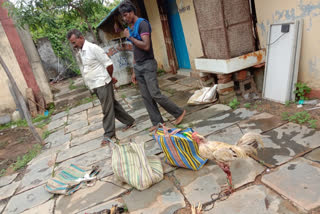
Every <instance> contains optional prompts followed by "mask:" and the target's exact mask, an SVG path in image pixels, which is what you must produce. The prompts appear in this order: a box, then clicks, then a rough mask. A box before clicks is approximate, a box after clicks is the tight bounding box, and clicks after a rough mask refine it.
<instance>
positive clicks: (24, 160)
mask: <svg viewBox="0 0 320 214" xmlns="http://www.w3.org/2000/svg"><path fill="white" fill-rule="evenodd" d="M41 149H42V146H41V145H40V144H36V145H34V146H33V147H32V149H31V150H29V152H28V153H27V154H25V155H24V156H22V157H21V156H19V157H18V158H17V161H16V162H15V163H14V164H13V170H14V171H17V170H19V169H21V168H23V167H25V166H26V165H27V164H28V163H29V162H30V161H31V160H32V159H33V158H35V157H36V156H37V155H38V154H39V152H40V151H41Z"/></svg>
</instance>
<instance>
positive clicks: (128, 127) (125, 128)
mask: <svg viewBox="0 0 320 214" xmlns="http://www.w3.org/2000/svg"><path fill="white" fill-rule="evenodd" d="M136 125H137V124H136V121H133V123H132V124H131V125H127V126H126V127H124V128H123V129H122V131H123V132H125V131H127V130H128V129H131V128H134V127H136Z"/></svg>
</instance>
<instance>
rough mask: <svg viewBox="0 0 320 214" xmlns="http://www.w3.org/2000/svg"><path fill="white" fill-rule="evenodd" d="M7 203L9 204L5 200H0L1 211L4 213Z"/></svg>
mask: <svg viewBox="0 0 320 214" xmlns="http://www.w3.org/2000/svg"><path fill="white" fill-rule="evenodd" d="M6 205H7V203H5V202H4V201H2V202H0V213H2V211H3V210H4V208H5V207H6Z"/></svg>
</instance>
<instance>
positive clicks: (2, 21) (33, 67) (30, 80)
mask: <svg viewBox="0 0 320 214" xmlns="http://www.w3.org/2000/svg"><path fill="white" fill-rule="evenodd" d="M3 2H4V0H0V50H1V51H0V54H1V57H2V58H3V60H4V62H5V63H6V65H7V66H8V68H9V70H10V72H11V73H12V75H13V77H14V79H15V81H16V83H17V85H18V87H19V89H20V91H21V92H22V94H23V96H24V97H25V98H26V89H27V88H31V89H32V91H33V93H34V95H35V98H36V100H37V101H39V102H41V101H40V100H42V101H43V99H44V100H45V102H46V103H50V102H52V101H53V96H52V93H51V90H50V87H49V83H48V80H47V78H46V75H45V73H44V70H43V67H42V64H41V61H40V58H39V55H38V52H37V50H36V48H35V45H34V43H33V40H32V38H31V36H30V34H29V32H28V31H26V30H22V29H17V28H16V27H15V25H14V21H13V20H12V19H11V18H10V17H9V16H8V14H7V10H6V9H5V8H3V7H2V6H1V5H2V4H3ZM0 84H1V86H2V90H1V91H0V100H1V102H0V113H11V112H13V111H14V110H15V109H16V103H15V100H14V97H13V96H12V94H11V92H10V87H9V82H8V78H7V75H6V73H5V72H4V70H3V68H2V67H0Z"/></svg>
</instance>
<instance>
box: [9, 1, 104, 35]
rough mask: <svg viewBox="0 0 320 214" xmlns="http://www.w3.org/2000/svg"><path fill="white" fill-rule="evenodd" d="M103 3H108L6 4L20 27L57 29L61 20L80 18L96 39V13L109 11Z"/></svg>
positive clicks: (67, 20) (27, 2) (41, 2)
mask: <svg viewBox="0 0 320 214" xmlns="http://www.w3.org/2000/svg"><path fill="white" fill-rule="evenodd" d="M105 4H106V5H108V4H109V5H110V3H109V1H107V0H17V1H16V3H15V4H6V5H7V8H8V9H9V14H10V16H12V17H14V18H15V19H16V21H17V23H18V25H19V26H21V27H23V26H25V25H26V24H27V25H28V26H29V27H30V29H31V30H32V31H37V30H41V29H45V28H55V29H59V28H60V27H61V26H60V25H59V22H60V23H61V20H64V21H65V22H73V21H75V20H78V21H79V20H80V22H82V23H85V24H86V26H87V29H88V30H89V32H91V33H92V35H93V36H94V39H95V40H96V41H97V39H96V35H95V33H94V31H93V27H92V24H93V23H94V22H95V21H96V18H98V17H97V14H104V15H106V14H107V13H108V12H109V11H110V10H109V8H108V7H106V6H104V5H105ZM99 18H101V17H99Z"/></svg>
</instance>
